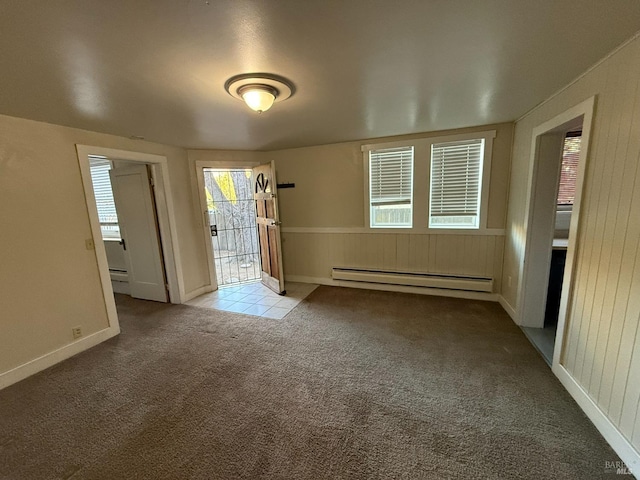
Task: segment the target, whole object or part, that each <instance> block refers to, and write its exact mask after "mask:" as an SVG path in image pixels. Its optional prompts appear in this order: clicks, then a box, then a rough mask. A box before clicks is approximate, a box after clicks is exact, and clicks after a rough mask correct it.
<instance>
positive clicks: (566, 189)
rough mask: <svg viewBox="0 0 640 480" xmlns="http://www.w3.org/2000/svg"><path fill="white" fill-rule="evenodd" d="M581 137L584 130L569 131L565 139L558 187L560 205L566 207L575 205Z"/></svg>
mask: <svg viewBox="0 0 640 480" xmlns="http://www.w3.org/2000/svg"><path fill="white" fill-rule="evenodd" d="M581 139H582V132H572V133H568V134H567V136H566V138H565V139H564V148H563V150H562V167H561V170H560V186H559V188H558V206H559V207H562V206H565V208H566V207H571V206H573V199H574V198H575V196H576V177H577V175H578V159H579V157H580V141H581Z"/></svg>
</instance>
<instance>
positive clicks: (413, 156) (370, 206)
mask: <svg viewBox="0 0 640 480" xmlns="http://www.w3.org/2000/svg"><path fill="white" fill-rule="evenodd" d="M395 148H407V149H409V148H410V149H411V185H410V190H411V191H410V193H409V209H410V211H411V223H410V225H400V224H398V225H382V224H381V225H373V224H372V219H371V213H372V211H373V207H374V205H373V203H372V202H371V181H372V178H371V152H374V151H381V150H392V149H395ZM366 157H367V159H366V161H367V172H368V173H367V182H368V195H367V205H368V210H369V216H368V218H369V223H368V224H367V225H368V227H369V228H371V229H375V230H380V229H381V228H391V229H396V228H399V229H403V230H406V229H411V228H413V225H414V223H413V222H414V218H413V212H414V203H415V202H414V198H413V192H414V189H415V163H416V151H415V148H414V147H413V146H411V145H407V146H404V147H402V146H401V147H389V148H376V149H371V150H368V151H367V154H366Z"/></svg>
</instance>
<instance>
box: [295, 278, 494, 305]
mask: <svg viewBox="0 0 640 480" xmlns="http://www.w3.org/2000/svg"><path fill="white" fill-rule="evenodd" d="M285 280H286V281H289V282H300V283H317V284H319V285H331V286H334V287H348V288H361V289H365V290H382V291H386V292H403V293H418V294H421V295H435V296H439V297H453V298H466V299H469V300H487V301H490V302H497V301H498V298H497V297H498V296H497V295H496V294H495V293H484V292H468V291H465V290H445V289H442V288H429V287H411V286H406V285H390V284H380V283H368V282H350V281H345V280H334V279H333V278H325V277H307V276H304V275H286V276H285Z"/></svg>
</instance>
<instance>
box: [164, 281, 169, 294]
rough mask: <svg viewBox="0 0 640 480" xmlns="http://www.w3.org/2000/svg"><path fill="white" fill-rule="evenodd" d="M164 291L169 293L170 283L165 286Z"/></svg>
mask: <svg viewBox="0 0 640 480" xmlns="http://www.w3.org/2000/svg"><path fill="white" fill-rule="evenodd" d="M164 289H165V290H166V291H167V293H169V284H168V283H165V284H164Z"/></svg>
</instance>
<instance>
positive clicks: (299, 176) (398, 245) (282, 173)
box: [263, 124, 513, 291]
mask: <svg viewBox="0 0 640 480" xmlns="http://www.w3.org/2000/svg"><path fill="white" fill-rule="evenodd" d="M487 130H496V138H495V139H494V142H493V157H492V163H491V184H490V187H489V208H488V223H487V227H488V228H489V229H491V232H490V235H482V234H480V233H479V232H460V234H445V233H434V232H429V234H424V232H422V233H417V232H411V233H409V232H406V231H396V232H393V233H379V232H376V231H372V230H368V229H366V228H364V227H365V224H364V223H365V199H364V183H365V182H364V180H365V179H364V161H363V155H362V151H361V146H362V145H363V144H371V143H383V142H394V141H401V140H411V139H416V138H428V137H436V136H438V137H440V136H446V135H454V134H460V133H469V132H482V131H487ZM512 133H513V126H512V124H499V125H485V126H481V127H476V128H468V129H461V130H452V131H446V132H431V133H423V134H417V135H406V136H402V137H388V138H382V139H369V140H363V141H360V142H349V143H340V144H332V145H322V146H315V147H306V148H295V149H289V150H280V151H273V152H267V153H264V154H263V158H264V160H265V161H267V160H275V161H276V170H277V175H278V182H279V183H283V182H291V183H295V185H296V186H295V188H292V189H283V190H280V191H279V192H278V193H279V201H278V203H279V207H280V211H281V220H282V226H283V253H284V255H283V258H284V271H285V276H286V277H289V278H291V277H294V278H295V277H298V278H299V277H310V278H315V279H318V278H320V279H330V278H331V269H332V267H338V266H343V267H362V268H378V269H385V270H400V271H413V272H423V273H444V274H458V275H480V276H487V277H491V278H493V279H494V289H495V291H500V288H501V287H500V281H501V274H502V268H501V265H502V249H503V236H502V235H503V233H502V229H503V228H504V222H505V217H506V201H507V195H508V182H509V168H510V155H511V143H512ZM416 161H418V160H416ZM416 182H417V184H420V179H416ZM423 185H424V182H423ZM424 188H427V186H426V185H424ZM426 223H427V219H426V218H425V219H424V224H425V226H426ZM482 233H486V232H482Z"/></svg>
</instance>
